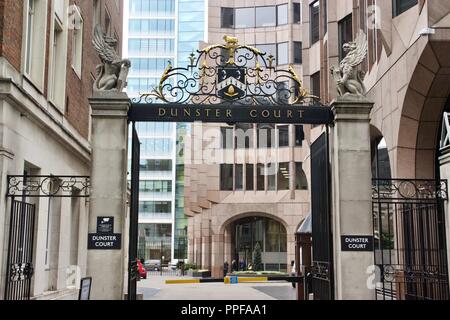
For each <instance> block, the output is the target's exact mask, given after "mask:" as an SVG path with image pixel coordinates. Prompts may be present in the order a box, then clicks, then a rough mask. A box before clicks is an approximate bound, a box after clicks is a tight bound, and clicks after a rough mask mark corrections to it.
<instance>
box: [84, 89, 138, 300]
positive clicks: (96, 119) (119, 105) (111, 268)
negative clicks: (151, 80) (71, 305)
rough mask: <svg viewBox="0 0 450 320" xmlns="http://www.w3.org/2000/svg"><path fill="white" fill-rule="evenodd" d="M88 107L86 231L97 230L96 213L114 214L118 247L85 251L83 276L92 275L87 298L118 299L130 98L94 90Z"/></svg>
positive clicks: (124, 251) (121, 290)
mask: <svg viewBox="0 0 450 320" xmlns="http://www.w3.org/2000/svg"><path fill="white" fill-rule="evenodd" d="M89 103H90V105H91V107H92V139H91V140H92V171H91V186H92V190H91V196H90V216H89V233H96V232H97V217H100V216H101V217H114V233H115V234H121V235H122V244H121V248H120V249H118V250H113V249H98V250H89V251H88V261H87V276H90V277H92V288H91V299H93V300H100V299H101V300H122V299H123V297H124V283H123V281H122V279H123V278H124V272H125V271H126V268H125V266H124V261H125V258H126V254H127V248H126V247H125V246H124V243H126V241H125V238H126V237H127V236H128V234H127V233H128V226H126V225H125V221H126V219H125V218H126V214H127V163H128V159H127V158H128V153H127V145H128V123H127V113H128V109H129V107H130V100H129V99H128V96H127V95H126V94H125V93H118V92H97V93H95V95H94V97H93V98H91V99H89Z"/></svg>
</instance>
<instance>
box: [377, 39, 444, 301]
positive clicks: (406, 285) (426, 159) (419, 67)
mask: <svg viewBox="0 0 450 320" xmlns="http://www.w3.org/2000/svg"><path fill="white" fill-rule="evenodd" d="M437 32H438V33H440V32H441V31H437ZM437 38H439V37H437ZM449 49H450V43H449V42H448V41H433V40H431V41H426V40H425V39H419V41H417V42H416V43H415V44H414V45H413V47H412V48H410V49H409V50H410V52H415V57H414V62H413V61H411V62H410V63H409V65H410V69H409V70H408V72H407V73H408V77H410V78H409V80H408V82H407V83H405V87H404V89H403V90H401V91H399V93H398V97H397V98H398V99H399V109H398V120H395V119H394V120H393V121H397V122H398V128H396V130H398V131H396V130H394V132H393V134H392V135H391V133H390V132H389V131H388V130H386V127H387V126H386V122H384V123H377V127H378V128H381V130H377V129H375V127H372V132H371V133H372V159H373V164H374V165H373V170H372V171H373V174H372V175H373V178H374V180H373V191H374V192H373V216H374V236H375V264H376V265H377V267H378V268H379V269H380V274H381V276H380V279H381V282H380V283H379V285H378V286H377V298H379V299H398V300H416V299H448V263H447V260H448V257H447V245H446V242H447V243H448V241H446V230H445V224H446V221H445V220H446V218H445V216H446V213H445V211H448V210H447V209H446V208H445V207H446V206H447V205H448V204H446V201H447V200H448V191H447V189H448V188H447V179H448V178H449V177H450V175H448V171H447V168H448V161H447V160H445V159H446V153H447V152H448V150H445V146H444V145H445V143H444V145H443V144H442V142H444V141H445V138H444V139H443V141H442V142H441V134H442V132H443V130H444V131H445V127H444V128H443V127H442V125H443V124H445V121H443V115H444V111H445V109H446V108H448V101H449V94H450V82H449V76H448V72H447V68H448V67H447V66H449V65H450V58H449V57H448V54H447V52H448V50H449ZM416 59H417V60H416ZM414 63H415V64H414ZM389 107H391V106H389ZM383 108H385V106H383ZM373 118H374V119H376V116H374V117H373ZM444 120H446V119H445V118H444ZM374 122H377V120H374ZM383 130H384V132H383V133H384V134H385V136H384V137H383V134H382V133H381V131H383ZM444 136H445V134H444ZM389 164H390V165H389ZM431 275H432V276H431ZM430 276H431V277H430Z"/></svg>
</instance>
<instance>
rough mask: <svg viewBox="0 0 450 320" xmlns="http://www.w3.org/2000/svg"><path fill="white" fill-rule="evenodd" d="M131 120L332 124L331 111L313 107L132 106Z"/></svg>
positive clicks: (325, 108)
mask: <svg viewBox="0 0 450 320" xmlns="http://www.w3.org/2000/svg"><path fill="white" fill-rule="evenodd" d="M128 118H129V120H130V121H164V122H195V121H202V122H215V123H218V122H219V123H285V124H289V123H297V124H331V123H333V119H334V116H333V112H332V111H331V109H330V108H327V107H321V106H318V105H317V106H316V105H310V106H304V105H285V106H267V107H266V106H246V105H177V104H152V105H147V104H133V106H132V107H131V109H130V111H129V114H128Z"/></svg>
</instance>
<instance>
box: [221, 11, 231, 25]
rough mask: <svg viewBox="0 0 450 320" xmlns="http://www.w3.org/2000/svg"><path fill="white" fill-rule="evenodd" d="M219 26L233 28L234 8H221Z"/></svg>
mask: <svg viewBox="0 0 450 320" xmlns="http://www.w3.org/2000/svg"><path fill="white" fill-rule="evenodd" d="M221 26H222V28H233V27H234V9H233V8H222V14H221Z"/></svg>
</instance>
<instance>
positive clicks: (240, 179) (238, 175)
mask: <svg viewBox="0 0 450 320" xmlns="http://www.w3.org/2000/svg"><path fill="white" fill-rule="evenodd" d="M243 188H244V166H243V165H242V164H236V165H235V166H234V190H236V191H241V190H243Z"/></svg>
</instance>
